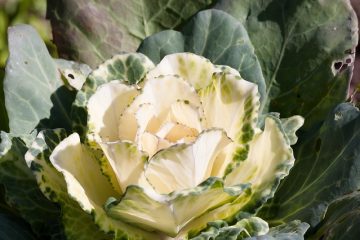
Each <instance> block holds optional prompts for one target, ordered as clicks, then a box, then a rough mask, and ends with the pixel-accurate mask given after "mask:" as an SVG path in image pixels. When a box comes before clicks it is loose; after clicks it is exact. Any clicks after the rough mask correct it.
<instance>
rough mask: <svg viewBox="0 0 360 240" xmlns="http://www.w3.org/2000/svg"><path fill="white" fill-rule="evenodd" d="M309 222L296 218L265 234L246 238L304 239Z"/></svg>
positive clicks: (272, 239) (264, 239)
mask: <svg viewBox="0 0 360 240" xmlns="http://www.w3.org/2000/svg"><path fill="white" fill-rule="evenodd" d="M308 228H309V224H307V223H303V222H300V221H298V220H294V221H292V222H289V223H286V224H282V225H279V226H277V227H273V228H270V231H269V232H268V233H267V234H266V235H265V236H258V237H255V238H247V239H246V240H255V239H256V240H304V235H305V232H306V231H307V229H308Z"/></svg>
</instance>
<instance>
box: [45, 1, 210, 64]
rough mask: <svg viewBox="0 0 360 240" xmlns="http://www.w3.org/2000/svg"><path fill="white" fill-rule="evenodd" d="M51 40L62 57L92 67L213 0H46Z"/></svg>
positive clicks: (173, 24)
mask: <svg viewBox="0 0 360 240" xmlns="http://www.w3.org/2000/svg"><path fill="white" fill-rule="evenodd" d="M47 2H48V11H47V16H48V18H50V20H51V25H52V30H53V35H54V41H55V43H56V45H57V47H58V49H59V52H60V54H61V56H62V57H64V58H70V59H74V60H78V61H81V62H84V63H87V64H89V65H90V66H92V67H94V66H96V65H98V64H100V63H101V62H103V61H105V60H106V59H108V58H110V57H111V56H113V55H114V54H119V53H121V52H123V51H126V52H134V51H135V50H136V49H137V47H138V46H139V44H140V42H141V40H143V39H144V38H146V37H148V36H150V35H151V34H153V33H156V32H159V31H161V30H165V29H173V28H175V27H177V26H179V25H181V24H183V23H184V22H185V21H186V20H187V19H188V18H189V17H191V16H192V15H193V14H195V13H196V12H198V11H199V10H201V9H204V8H206V7H209V6H210V5H211V4H213V3H214V2H215V0H196V1H185V2H183V1H178V0H159V1H154V0H133V1H115V0H107V1H95V0H90V1H89V0H76V1H75V0H48V1H47Z"/></svg>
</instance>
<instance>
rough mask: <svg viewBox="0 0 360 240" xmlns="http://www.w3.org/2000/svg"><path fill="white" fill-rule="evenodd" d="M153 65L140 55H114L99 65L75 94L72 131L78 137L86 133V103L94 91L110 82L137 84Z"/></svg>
mask: <svg viewBox="0 0 360 240" xmlns="http://www.w3.org/2000/svg"><path fill="white" fill-rule="evenodd" d="M153 67H154V64H153V63H152V62H151V61H150V60H149V59H148V58H147V57H146V56H144V55H143V54H141V53H129V54H121V55H115V56H114V57H112V58H111V59H109V60H107V61H105V62H104V63H103V64H101V65H99V66H98V67H97V69H95V70H94V71H92V72H91V73H90V75H89V76H88V78H87V79H86V81H85V83H84V85H83V86H82V88H81V90H80V91H79V92H78V93H77V95H76V99H75V102H74V104H73V106H72V112H71V115H72V118H73V120H74V122H73V129H74V130H75V131H77V132H78V133H79V135H80V137H84V134H85V133H86V132H87V107H86V106H87V103H88V101H89V99H90V97H91V96H92V95H93V94H94V93H95V91H96V89H97V88H98V87H99V86H100V85H102V84H104V83H107V82H110V81H112V80H120V81H122V82H125V83H128V84H137V83H139V82H140V81H142V80H143V78H144V77H145V74H146V73H147V72H148V71H149V70H150V69H152V68H153Z"/></svg>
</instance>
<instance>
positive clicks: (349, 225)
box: [308, 192, 360, 240]
mask: <svg viewBox="0 0 360 240" xmlns="http://www.w3.org/2000/svg"><path fill="white" fill-rule="evenodd" d="M359 216H360V192H355V193H353V194H349V195H346V196H344V197H343V198H341V199H339V200H337V201H335V202H334V203H332V204H331V205H330V207H329V209H328V211H327V212H326V214H325V218H324V220H323V221H322V222H321V223H320V224H319V228H318V229H317V231H316V232H315V233H313V234H312V235H311V236H309V238H308V239H309V240H315V239H323V240H356V239H359V236H360V228H359V224H360V217H359Z"/></svg>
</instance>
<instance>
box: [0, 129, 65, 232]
mask: <svg viewBox="0 0 360 240" xmlns="http://www.w3.org/2000/svg"><path fill="white" fill-rule="evenodd" d="M26 151H27V147H26V146H25V143H24V142H23V141H22V140H21V139H20V138H18V137H11V136H10V135H9V134H6V133H4V132H2V133H1V144H0V184H3V185H4V186H5V192H6V200H7V202H8V204H9V205H10V206H12V207H15V208H16V209H17V210H18V211H19V213H20V215H21V216H22V217H23V218H24V219H25V220H26V221H28V222H29V223H30V225H31V227H32V228H33V230H34V232H35V233H37V235H38V236H39V237H43V238H44V239H64V236H63V235H62V224H61V222H60V209H59V207H58V206H56V205H55V204H53V203H52V202H50V201H49V200H47V199H46V198H45V197H44V195H43V194H42V192H41V191H40V189H39V188H38V185H37V182H36V180H35V177H34V175H33V174H32V172H31V171H30V169H29V168H28V166H27V165H26V163H25V160H24V155H25V153H26ZM44 219H46V224H44ZM0 226H1V225H0ZM0 236H2V235H0ZM13 239H16V238H13Z"/></svg>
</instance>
